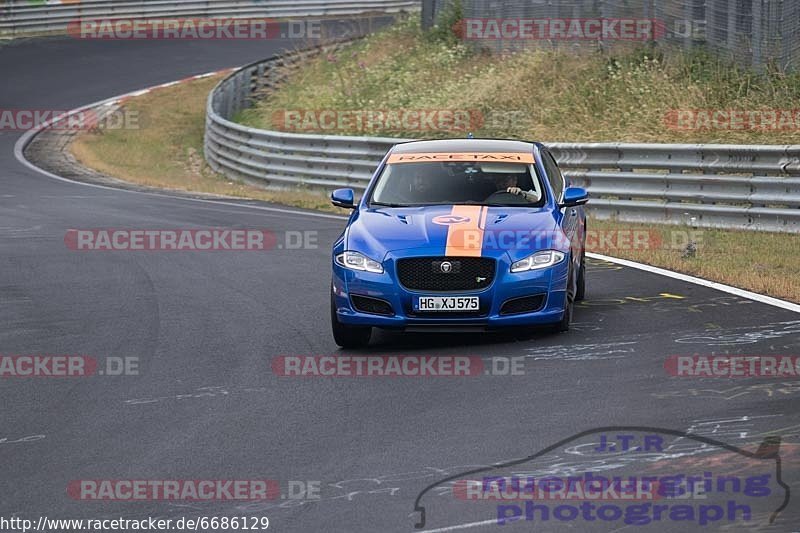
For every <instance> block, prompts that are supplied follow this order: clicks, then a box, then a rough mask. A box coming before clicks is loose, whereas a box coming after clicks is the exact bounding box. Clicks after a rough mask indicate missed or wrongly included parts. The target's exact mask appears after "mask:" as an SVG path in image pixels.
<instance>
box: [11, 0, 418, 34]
mask: <svg viewBox="0 0 800 533" xmlns="http://www.w3.org/2000/svg"><path fill="white" fill-rule="evenodd" d="M419 6H420V4H419V0H137V1H126V0H121V1H120V0H79V1H64V0H61V1H60V2H59V3H47V4H45V3H34V2H30V1H28V0H5V1H4V2H3V1H0V35H3V36H15V35H24V34H26V33H31V32H55V31H63V30H65V29H66V28H67V25H68V24H69V23H70V22H75V21H78V20H91V19H123V18H132V19H155V18H180V17H219V18H246V17H254V18H255V17H269V18H286V17H300V16H311V17H324V16H335V15H359V14H364V13H370V12H382V13H390V12H397V11H413V10H418V9H419Z"/></svg>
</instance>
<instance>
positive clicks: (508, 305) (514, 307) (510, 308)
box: [500, 294, 544, 315]
mask: <svg viewBox="0 0 800 533" xmlns="http://www.w3.org/2000/svg"><path fill="white" fill-rule="evenodd" d="M543 305H544V294H537V295H536V296H523V297H522V298H512V299H510V300H506V301H505V302H503V306H502V307H500V314H501V315H516V314H519V313H533V312H534V311H538V310H539V309H541V308H542V306H543Z"/></svg>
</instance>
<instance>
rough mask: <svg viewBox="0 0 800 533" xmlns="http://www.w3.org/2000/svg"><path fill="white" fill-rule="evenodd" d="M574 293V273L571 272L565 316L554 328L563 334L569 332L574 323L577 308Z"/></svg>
mask: <svg viewBox="0 0 800 533" xmlns="http://www.w3.org/2000/svg"><path fill="white" fill-rule="evenodd" d="M571 292H572V271H570V275H569V279H568V281H567V293H566V300H567V302H566V305H565V307H564V314H563V315H562V317H561V320H560V321H559V322H556V323H555V325H554V326H553V330H554V331H556V332H558V333H561V332H564V331H569V325H570V322H572V311H573V310H574V308H575V296H576V295H575V294H571Z"/></svg>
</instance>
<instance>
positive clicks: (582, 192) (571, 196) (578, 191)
mask: <svg viewBox="0 0 800 533" xmlns="http://www.w3.org/2000/svg"><path fill="white" fill-rule="evenodd" d="M588 201H589V192H588V191H587V190H586V189H583V188H581V187H567V188H566V189H564V199H563V200H562V201H561V203H560V204H558V206H559V207H575V206H577V205H583V204H585V203H586V202H588Z"/></svg>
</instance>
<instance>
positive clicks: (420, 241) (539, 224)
mask: <svg viewBox="0 0 800 533" xmlns="http://www.w3.org/2000/svg"><path fill="white" fill-rule="evenodd" d="M346 238H347V241H346V246H347V248H348V249H349V250H355V251H359V252H362V253H364V254H367V255H369V256H370V257H372V258H374V259H377V260H382V259H383V258H384V257H385V256H386V255H387V254H388V253H390V252H398V251H407V252H409V253H408V255H437V256H445V255H449V256H459V255H480V256H483V257H500V256H502V255H504V254H508V257H509V258H510V259H511V260H512V261H514V260H517V259H521V258H523V257H526V256H528V255H530V254H531V253H533V252H535V251H537V250H542V249H548V248H555V249H564V246H563V241H564V239H563V233H562V232H561V230H560V228H559V227H558V225H557V224H556V221H555V219H554V218H553V215H552V213H551V212H549V211H548V210H546V209H542V208H526V207H487V206H453V205H441V206H425V207H407V208H371V209H361V210H360V211H359V212H357V213H356V214H355V215H354V219H353V220H352V221H351V224H350V226H349V228H348V231H347V237H346ZM412 250H413V252H411V251H412Z"/></svg>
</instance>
